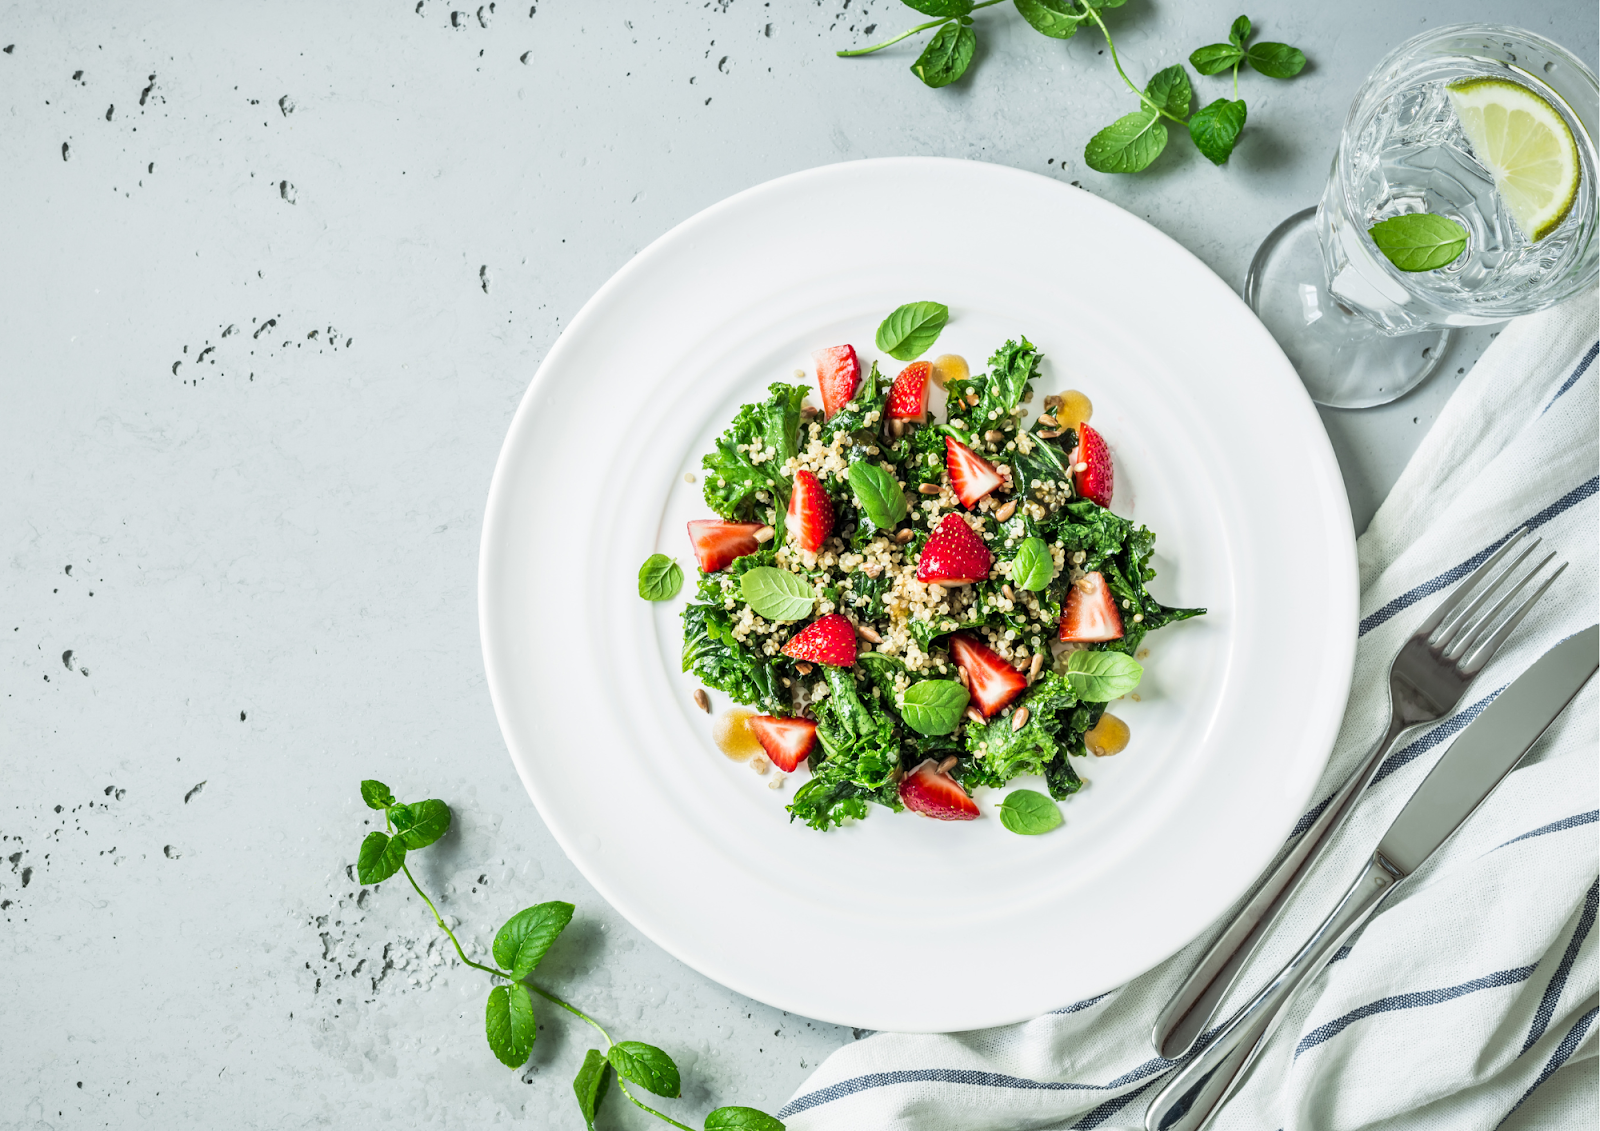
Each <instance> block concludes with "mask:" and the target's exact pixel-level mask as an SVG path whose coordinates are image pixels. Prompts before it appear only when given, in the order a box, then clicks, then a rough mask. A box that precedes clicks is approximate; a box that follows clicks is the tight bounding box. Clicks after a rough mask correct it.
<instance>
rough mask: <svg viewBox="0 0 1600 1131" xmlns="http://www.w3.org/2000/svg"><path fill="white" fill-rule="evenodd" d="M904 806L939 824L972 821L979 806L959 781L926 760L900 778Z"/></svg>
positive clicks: (901, 799) (928, 759)
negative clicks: (942, 822) (941, 822)
mask: <svg viewBox="0 0 1600 1131" xmlns="http://www.w3.org/2000/svg"><path fill="white" fill-rule="evenodd" d="M900 803H901V804H902V805H904V806H905V807H906V808H907V809H910V810H911V811H912V812H913V813H921V814H922V815H923V816H924V817H932V818H933V819H934V820H936V821H970V820H972V819H974V818H975V817H977V815H978V803H977V802H976V801H974V800H972V798H971V797H969V796H968V795H967V791H966V790H964V789H962V788H961V783H960V782H958V781H956V779H955V778H953V777H951V776H950V775H949V774H945V773H940V772H939V764H938V763H937V762H935V761H934V760H933V759H932V758H925V759H923V760H922V761H921V762H920V763H918V765H917V768H916V769H914V770H912V771H911V772H910V773H909V774H907V775H906V776H905V777H903V778H901V779H900Z"/></svg>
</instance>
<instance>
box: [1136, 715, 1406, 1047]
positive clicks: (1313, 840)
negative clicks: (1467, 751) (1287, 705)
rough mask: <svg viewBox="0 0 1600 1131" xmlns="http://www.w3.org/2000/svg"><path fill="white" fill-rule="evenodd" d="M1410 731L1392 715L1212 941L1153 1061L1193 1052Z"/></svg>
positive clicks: (1169, 1017)
mask: <svg viewBox="0 0 1600 1131" xmlns="http://www.w3.org/2000/svg"><path fill="white" fill-rule="evenodd" d="M1412 725H1414V724H1411V723H1407V722H1405V721H1404V720H1403V719H1402V718H1401V717H1400V712H1399V711H1397V710H1391V712H1390V719H1389V729H1388V731H1387V732H1386V733H1385V734H1384V735H1383V737H1382V738H1380V739H1378V741H1377V743H1376V744H1375V745H1374V746H1373V747H1372V749H1371V750H1370V751H1369V752H1368V754H1367V756H1366V759H1365V760H1364V761H1363V762H1362V763H1361V765H1359V766H1358V767H1356V769H1355V772H1353V773H1352V774H1351V775H1350V776H1349V778H1347V779H1346V780H1345V783H1344V785H1342V786H1340V787H1339V792H1338V793H1336V794H1334V795H1333V798H1332V799H1331V800H1330V801H1329V802H1328V805H1327V807H1326V808H1325V809H1323V811H1322V812H1321V813H1319V814H1318V815H1317V819H1316V820H1315V821H1313V822H1312V823H1311V827H1310V828H1308V829H1307V830H1306V831H1305V832H1304V833H1302V834H1301V835H1300V838H1299V839H1298V840H1297V841H1296V842H1295V844H1294V847H1292V848H1291V849H1290V850H1289V852H1288V853H1287V854H1286V855H1285V856H1284V858H1283V859H1282V860H1281V861H1279V862H1278V866H1277V867H1276V868H1274V869H1273V870H1272V871H1271V872H1270V873H1268V875H1267V878H1266V879H1265V880H1263V881H1262V883H1261V886H1260V887H1258V888H1257V889H1256V891H1255V894H1253V895H1252V896H1251V897H1250V899H1249V901H1248V902H1246V903H1245V905H1244V906H1243V907H1241V908H1240V909H1239V910H1238V912H1237V913H1236V914H1235V915H1234V917H1233V918H1232V919H1231V920H1229V921H1228V925H1227V926H1226V927H1225V928H1224V929H1223V932H1222V934H1221V935H1219V936H1218V937H1217V941H1216V942H1214V943H1212V944H1211V947H1210V949H1209V950H1207V951H1206V953H1205V955H1204V956H1203V957H1202V958H1201V959H1200V961H1199V963H1198V964H1197V965H1196V966H1195V968H1194V970H1193V972H1191V973H1190V975H1189V976H1188V977H1187V978H1185V979H1184V981H1183V984H1182V985H1181V986H1179V987H1178V990H1177V992H1176V993H1175V994H1173V996H1172V999H1171V1000H1170V1001H1169V1002H1167V1005H1166V1008H1164V1009H1163V1010H1162V1011H1161V1014H1160V1015H1159V1016H1158V1017H1157V1018H1156V1021H1155V1025H1154V1026H1153V1028H1152V1029H1151V1033H1150V1043H1151V1044H1152V1045H1153V1046H1154V1047H1155V1051H1156V1053H1157V1054H1158V1055H1160V1056H1163V1057H1165V1058H1167V1059H1168V1060H1177V1059H1178V1058H1179V1057H1181V1056H1183V1055H1185V1054H1186V1053H1187V1052H1188V1051H1189V1050H1190V1049H1192V1048H1193V1047H1194V1043H1195V1041H1196V1040H1197V1039H1198V1038H1199V1036H1200V1034H1201V1033H1203V1032H1205V1031H1206V1030H1207V1029H1208V1028H1210V1026H1211V1023H1212V1021H1213V1020H1214V1019H1215V1017H1216V1010H1217V1007H1218V1006H1219V1005H1221V1004H1222V1000H1223V999H1224V998H1225V997H1226V996H1227V995H1228V992H1229V991H1230V990H1232V989H1233V986H1234V983H1235V981H1236V980H1237V978H1238V976H1239V971H1240V970H1241V969H1242V968H1243V967H1244V965H1245V963H1246V962H1247V961H1248V959H1249V958H1250V955H1251V954H1252V953H1253V952H1254V951H1255V948H1256V946H1257V945H1258V944H1259V943H1260V940H1261V939H1262V938H1264V937H1265V936H1266V935H1267V933H1268V931H1267V926H1268V925H1269V924H1270V922H1271V921H1272V919H1273V918H1274V917H1275V916H1276V913H1277V912H1278V910H1279V909H1280V908H1281V907H1282V906H1283V904H1284V903H1286V902H1287V901H1288V898H1289V896H1290V895H1291V894H1292V893H1293V891H1294V888H1295V886H1296V884H1295V881H1296V880H1297V878H1299V877H1300V876H1303V875H1305V874H1306V873H1307V872H1309V871H1310V868H1309V865H1310V864H1311V863H1312V862H1313V861H1315V860H1316V859H1317V858H1318V857H1319V856H1320V855H1321V850H1322V848H1323V847H1324V846H1325V845H1326V844H1327V843H1328V841H1329V840H1331V839H1332V838H1331V837H1330V836H1329V835H1328V834H1330V833H1332V832H1334V831H1335V830H1336V829H1338V828H1339V827H1340V826H1341V825H1342V824H1344V821H1345V819H1346V818H1347V817H1348V816H1349V814H1350V812H1351V810H1352V809H1353V808H1354V806H1353V805H1352V804H1351V801H1352V800H1353V799H1354V798H1355V796H1356V795H1357V794H1359V793H1360V792H1361V791H1362V790H1363V789H1365V788H1366V787H1367V783H1368V782H1369V781H1371V780H1372V775H1373V774H1375V773H1376V772H1377V770H1378V767H1379V766H1381V765H1382V764H1383V759H1384V757H1385V756H1387V755H1388V753H1389V750H1390V749H1391V748H1392V747H1393V746H1394V744H1395V741H1396V740H1397V739H1398V738H1399V737H1400V735H1401V734H1402V733H1404V732H1405V731H1406V730H1409V729H1410V728H1411V726H1412Z"/></svg>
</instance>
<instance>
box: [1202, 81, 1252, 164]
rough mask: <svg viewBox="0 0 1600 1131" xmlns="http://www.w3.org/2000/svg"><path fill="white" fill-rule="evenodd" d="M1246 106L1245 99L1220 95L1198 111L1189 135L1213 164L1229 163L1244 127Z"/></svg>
mask: <svg viewBox="0 0 1600 1131" xmlns="http://www.w3.org/2000/svg"><path fill="white" fill-rule="evenodd" d="M1244 119H1245V106H1244V102H1243V101H1242V100H1230V99H1227V98H1219V99H1217V100H1216V101H1215V102H1213V103H1212V104H1211V105H1209V106H1207V107H1205V108H1204V109H1202V110H1198V111H1196V112H1195V116H1194V117H1192V118H1190V119H1189V136H1190V137H1192V138H1194V144H1195V148H1196V149H1198V150H1199V151H1200V152H1201V153H1203V154H1205V156H1206V160H1208V161H1210V162H1211V163H1212V164H1213V165H1225V164H1227V162H1228V158H1229V156H1231V155H1232V153H1233V146H1234V143H1235V142H1237V141H1238V140H1239V134H1240V132H1241V131H1242V130H1243V129H1244Z"/></svg>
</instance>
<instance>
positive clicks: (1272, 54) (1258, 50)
mask: <svg viewBox="0 0 1600 1131" xmlns="http://www.w3.org/2000/svg"><path fill="white" fill-rule="evenodd" d="M1244 58H1245V62H1247V63H1249V64H1250V66H1252V67H1254V68H1255V69H1256V70H1258V71H1260V72H1261V73H1262V74H1264V75H1266V76H1267V77H1268V78H1269V79H1292V78H1294V77H1295V75H1298V74H1299V73H1300V72H1301V71H1302V70H1304V69H1305V65H1306V56H1305V52H1303V51H1301V50H1300V48H1298V47H1290V46H1289V45H1288V44H1287V43H1252V44H1251V45H1250V50H1249V51H1246V52H1245V54H1244Z"/></svg>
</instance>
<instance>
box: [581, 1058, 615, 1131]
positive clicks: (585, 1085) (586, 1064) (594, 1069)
mask: <svg viewBox="0 0 1600 1131" xmlns="http://www.w3.org/2000/svg"><path fill="white" fill-rule="evenodd" d="M610 1082H611V1062H610V1061H608V1060H607V1059H606V1054H605V1053H603V1052H601V1051H600V1050H599V1049H590V1050H589V1051H588V1052H586V1053H584V1054H583V1064H582V1065H580V1066H579V1068H578V1075H577V1076H576V1077H574V1078H573V1081H572V1092H573V1094H574V1095H575V1096H577V1097H578V1110H579V1111H581V1112H583V1125H584V1127H585V1128H586V1129H587V1131H594V1117H595V1114H596V1113H597V1112H598V1111H599V1110H600V1101H601V1100H603V1099H605V1098H606V1085H607V1084H609V1083H610Z"/></svg>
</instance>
